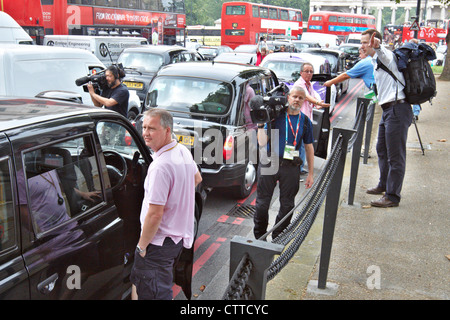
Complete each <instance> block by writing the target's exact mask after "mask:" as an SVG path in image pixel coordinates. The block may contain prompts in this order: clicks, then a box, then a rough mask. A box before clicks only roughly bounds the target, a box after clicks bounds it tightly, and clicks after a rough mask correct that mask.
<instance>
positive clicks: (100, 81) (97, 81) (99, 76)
mask: <svg viewBox="0 0 450 320" xmlns="http://www.w3.org/2000/svg"><path fill="white" fill-rule="evenodd" d="M112 66H114V67H115V68H116V69H115V70H114V71H113V72H116V74H115V77H116V78H120V79H122V78H123V77H125V71H124V69H123V65H122V64H121V63H119V64H113V65H112ZM106 70H107V69H105V70H102V71H100V72H98V73H96V74H92V75H89V76H85V77H81V78H78V79H76V80H75V84H76V85H77V86H82V85H85V84H86V83H88V82H92V84H93V85H94V89H97V88H99V89H100V90H104V89H105V88H107V87H108V82H107V81H106V75H105V72H106ZM84 91H86V92H87V88H84Z"/></svg>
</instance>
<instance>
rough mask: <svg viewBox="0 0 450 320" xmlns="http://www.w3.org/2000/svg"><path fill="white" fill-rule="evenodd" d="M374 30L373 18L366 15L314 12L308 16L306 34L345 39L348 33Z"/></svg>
mask: <svg viewBox="0 0 450 320" xmlns="http://www.w3.org/2000/svg"><path fill="white" fill-rule="evenodd" d="M367 29H376V22H375V17H374V16H371V15H366V14H354V13H344V12H331V11H316V12H313V13H311V14H310V15H309V19H308V32H320V33H328V34H334V35H337V36H339V37H340V38H345V36H347V35H349V34H350V33H361V32H363V31H364V30H367Z"/></svg>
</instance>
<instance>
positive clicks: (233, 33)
mask: <svg viewBox="0 0 450 320" xmlns="http://www.w3.org/2000/svg"><path fill="white" fill-rule="evenodd" d="M225 35H227V36H243V35H245V30H239V29H226V30H225Z"/></svg>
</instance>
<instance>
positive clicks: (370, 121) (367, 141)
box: [363, 101, 375, 164]
mask: <svg viewBox="0 0 450 320" xmlns="http://www.w3.org/2000/svg"><path fill="white" fill-rule="evenodd" d="M374 116H375V103H374V102H373V101H371V102H370V103H369V107H368V109H367V120H366V121H367V124H366V137H365V138H364V161H363V163H364V164H367V162H368V159H369V149H370V139H371V138H372V126H373V118H374Z"/></svg>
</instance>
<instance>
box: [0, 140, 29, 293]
mask: <svg viewBox="0 0 450 320" xmlns="http://www.w3.org/2000/svg"><path fill="white" fill-rule="evenodd" d="M13 167H14V163H13V158H12V157H11V147H10V144H9V141H8V139H7V138H6V137H5V135H4V134H3V133H1V134H0V300H7V299H8V300H9V299H14V300H22V299H29V298H30V294H29V292H30V290H29V286H28V273H27V270H26V269H25V264H24V261H23V258H22V255H21V251H20V248H21V247H20V241H19V230H20V229H19V219H18V212H17V210H16V205H15V203H16V196H15V192H14V190H16V183H15V175H14V172H13V170H12V169H13Z"/></svg>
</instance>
